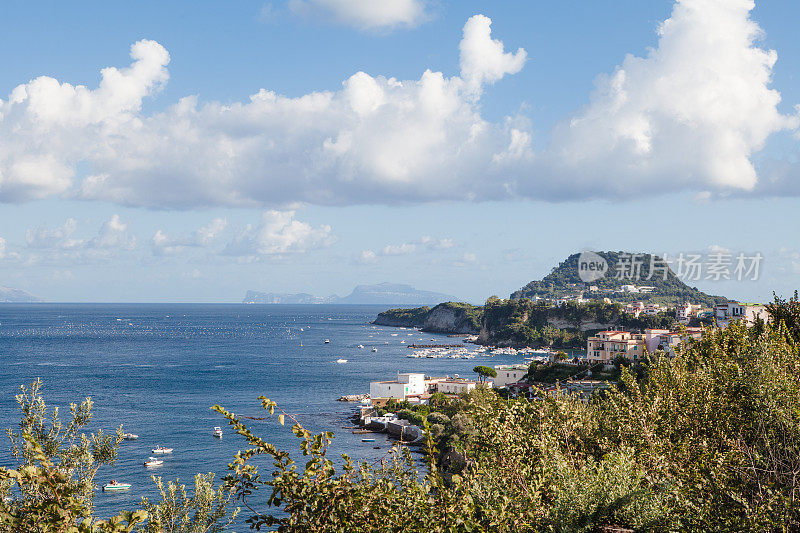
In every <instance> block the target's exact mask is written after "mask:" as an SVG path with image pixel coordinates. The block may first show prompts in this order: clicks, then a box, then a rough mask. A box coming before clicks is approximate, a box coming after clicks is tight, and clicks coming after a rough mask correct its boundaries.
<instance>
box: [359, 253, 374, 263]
mask: <svg viewBox="0 0 800 533" xmlns="http://www.w3.org/2000/svg"><path fill="white" fill-rule="evenodd" d="M377 260H378V255H377V254H376V253H375V252H373V251H372V250H362V252H361V255H360V256H359V257H358V262H359V263H365V264H367V263H374V262H375V261H377Z"/></svg>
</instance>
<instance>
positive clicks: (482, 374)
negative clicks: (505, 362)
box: [472, 365, 497, 383]
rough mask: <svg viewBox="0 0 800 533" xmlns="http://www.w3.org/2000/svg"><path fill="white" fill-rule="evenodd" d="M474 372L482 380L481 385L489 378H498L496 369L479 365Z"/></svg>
mask: <svg viewBox="0 0 800 533" xmlns="http://www.w3.org/2000/svg"><path fill="white" fill-rule="evenodd" d="M472 371H473V372H475V373H476V374H478V377H479V378H480V380H481V383H483V382H485V381H486V379H487V378H496V377H497V371H496V370H495V369H494V368H491V367H488V366H483V365H478V366H476V367H475V368H473V369H472Z"/></svg>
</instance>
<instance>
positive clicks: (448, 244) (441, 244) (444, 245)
mask: <svg viewBox="0 0 800 533" xmlns="http://www.w3.org/2000/svg"><path fill="white" fill-rule="evenodd" d="M420 243H422V244H423V245H424V246H425V247H426V248H428V249H429V250H448V249H450V248H452V247H453V246H455V243H454V242H453V239H436V238H434V237H431V236H430V235H424V236H423V237H422V238H421V239H420Z"/></svg>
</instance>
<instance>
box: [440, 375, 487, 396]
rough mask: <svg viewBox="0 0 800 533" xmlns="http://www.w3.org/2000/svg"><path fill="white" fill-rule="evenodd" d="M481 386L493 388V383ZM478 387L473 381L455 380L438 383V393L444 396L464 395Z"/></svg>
mask: <svg viewBox="0 0 800 533" xmlns="http://www.w3.org/2000/svg"><path fill="white" fill-rule="evenodd" d="M481 386H485V387H490V388H491V386H492V382H491V381H487V382H486V383H484V384H482V385H481ZM477 387H478V382H477V381H472V380H471V379H463V378H453V379H446V380H444V381H439V382H438V383H436V392H441V393H442V394H463V393H465V392H469V391H473V390H475V389H476V388H477Z"/></svg>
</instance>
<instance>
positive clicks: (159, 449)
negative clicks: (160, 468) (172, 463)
mask: <svg viewBox="0 0 800 533" xmlns="http://www.w3.org/2000/svg"><path fill="white" fill-rule="evenodd" d="M153 453H172V448H164V447H163V446H156V447H155V448H153Z"/></svg>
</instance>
